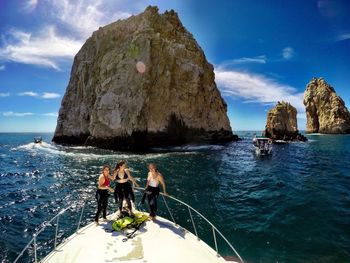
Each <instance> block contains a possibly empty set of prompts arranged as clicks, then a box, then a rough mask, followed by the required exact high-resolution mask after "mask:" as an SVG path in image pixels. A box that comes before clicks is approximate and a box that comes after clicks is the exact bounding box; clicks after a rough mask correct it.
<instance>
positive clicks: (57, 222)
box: [14, 202, 85, 263]
mask: <svg viewBox="0 0 350 263" xmlns="http://www.w3.org/2000/svg"><path fill="white" fill-rule="evenodd" d="M76 206H77V205H76V204H73V205H71V206H69V207H66V208H64V209H62V210H61V211H60V212H59V213H58V214H57V215H55V216H54V217H53V218H51V220H49V221H47V222H44V223H43V224H42V226H41V228H40V229H39V230H37V231H36V232H35V233H34V234H33V238H32V239H31V240H30V241H29V242H28V244H27V245H26V246H25V248H23V250H22V251H21V253H20V254H19V255H18V256H17V258H16V259H15V260H14V263H16V262H17V261H18V260H19V259H20V258H21V257H22V256H23V254H24V252H25V251H26V250H27V249H29V248H30V246H31V245H32V244H33V250H34V262H35V263H37V262H38V256H37V250H38V245H37V238H38V235H39V234H40V233H41V232H43V231H44V230H45V229H46V227H48V226H51V224H52V223H53V222H54V221H55V220H56V229H55V241H54V250H56V247H57V237H58V227H59V219H60V216H61V215H63V214H64V213H65V212H66V211H67V210H70V209H72V208H74V207H76ZM84 208H85V202H84V203H83V204H82V205H81V213H80V217H79V221H78V224H77V229H76V231H75V233H78V231H79V229H80V224H81V219H82V216H83V212H84Z"/></svg>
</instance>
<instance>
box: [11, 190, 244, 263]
mask: <svg viewBox="0 0 350 263" xmlns="http://www.w3.org/2000/svg"><path fill="white" fill-rule="evenodd" d="M134 189H136V190H139V191H142V190H144V189H143V188H140V187H134ZM160 194H161V195H162V198H163V201H164V203H165V206H166V208H167V210H168V212H169V214H170V217H171V219H172V221H173V222H174V224H175V225H176V222H175V219H174V216H173V214H172V213H171V210H170V209H169V206H168V204H167V202H166V199H165V197H167V198H170V199H172V200H174V201H176V202H178V203H180V204H182V205H184V206H186V207H187V209H188V212H189V214H190V219H191V222H192V225H193V228H194V232H195V235H196V237H197V238H198V239H199V236H198V233H197V229H196V226H195V222H194V220H193V216H192V213H191V210H192V211H193V212H195V213H196V214H197V215H198V216H200V217H201V218H202V219H204V220H205V221H206V222H207V223H208V224H209V225H210V226H211V227H212V231H213V238H214V243H215V250H216V253H217V255H218V256H219V251H218V246H217V240H216V234H215V232H216V233H218V234H219V235H220V236H221V237H222V239H223V240H224V241H225V242H226V243H227V245H228V246H229V247H230V248H231V249H232V251H233V252H234V253H235V254H236V256H237V257H238V258H239V260H240V261H241V262H242V263H244V261H243V259H242V258H241V256H240V255H239V254H238V252H237V250H236V249H235V248H234V247H233V245H232V244H231V243H230V242H229V241H228V240H227V238H226V237H225V236H224V235H223V234H222V233H221V232H220V231H219V230H218V229H217V228H216V227H215V226H214V225H213V224H212V223H211V222H210V221H209V220H208V219H207V218H206V217H205V216H203V215H202V214H201V213H200V212H198V211H197V210H196V209H194V208H193V207H192V206H190V205H188V204H186V203H185V202H183V201H181V200H179V199H177V198H175V197H172V196H170V195H166V194H163V193H160ZM85 205H86V201H84V203H83V205H82V208H81V213H80V217H79V222H78V226H77V229H76V231H75V233H78V230H79V229H80V224H81V219H82V216H83V212H84V208H85ZM74 206H76V205H75V204H73V205H71V206H69V207H67V208H64V209H63V210H61V211H60V212H59V213H58V214H57V215H55V216H54V217H53V218H52V219H51V220H49V221H48V222H44V223H43V226H42V227H41V228H40V229H39V230H37V231H36V232H35V233H34V234H33V238H32V239H31V240H30V241H29V242H28V244H27V245H26V246H25V248H24V249H23V250H22V251H21V253H20V254H19V255H18V256H17V258H16V259H15V260H14V263H16V262H17V261H18V259H20V258H21V257H22V256H23V253H24V252H25V251H26V250H27V249H28V248H29V247H30V245H31V244H32V243H33V244H34V260H35V261H34V262H38V261H37V237H38V235H39V234H40V233H41V232H42V231H44V229H45V228H46V227H47V226H49V225H50V224H51V223H52V222H53V221H54V220H55V219H57V223H56V231H55V243H54V249H56V246H57V235H58V223H59V217H60V215H62V214H63V213H65V212H66V211H67V210H68V209H70V208H72V207H74Z"/></svg>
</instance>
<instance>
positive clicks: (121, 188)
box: [112, 161, 139, 213]
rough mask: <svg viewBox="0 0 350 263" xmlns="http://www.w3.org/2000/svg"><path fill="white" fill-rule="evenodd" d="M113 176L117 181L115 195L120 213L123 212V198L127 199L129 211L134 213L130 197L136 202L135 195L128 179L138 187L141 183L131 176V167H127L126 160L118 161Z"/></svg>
mask: <svg viewBox="0 0 350 263" xmlns="http://www.w3.org/2000/svg"><path fill="white" fill-rule="evenodd" d="M112 178H113V180H114V179H115V180H116V181H117V183H116V185H115V191H114V197H115V201H116V202H117V203H118V206H119V211H120V213H122V209H123V200H125V201H126V203H127V206H128V209H129V212H130V213H132V211H131V210H132V207H131V202H130V199H131V200H132V201H133V202H135V195H134V192H133V190H132V187H131V185H130V183H129V182H128V181H129V180H130V181H131V182H132V183H133V184H134V185H135V186H137V187H139V185H138V183H137V182H136V181H135V179H134V178H133V177H132V176H131V173H130V171H129V169H127V168H126V164H125V161H120V162H118V163H117V166H116V167H115V170H114V172H113V177H112Z"/></svg>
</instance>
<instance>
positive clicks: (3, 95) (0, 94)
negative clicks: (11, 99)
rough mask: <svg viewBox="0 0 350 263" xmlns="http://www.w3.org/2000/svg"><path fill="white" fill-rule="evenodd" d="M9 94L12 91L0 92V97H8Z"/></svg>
mask: <svg viewBox="0 0 350 263" xmlns="http://www.w3.org/2000/svg"><path fill="white" fill-rule="evenodd" d="M8 96H10V93H9V92H6V93H0V98H4V97H8Z"/></svg>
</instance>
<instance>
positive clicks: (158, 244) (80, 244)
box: [42, 214, 234, 263]
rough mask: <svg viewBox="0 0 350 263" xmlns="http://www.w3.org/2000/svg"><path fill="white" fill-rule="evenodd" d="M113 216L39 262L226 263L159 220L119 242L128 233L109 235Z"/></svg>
mask: <svg viewBox="0 0 350 263" xmlns="http://www.w3.org/2000/svg"><path fill="white" fill-rule="evenodd" d="M116 216H117V215H116V214H113V215H110V216H109V217H108V220H109V221H108V222H101V223H100V225H96V224H95V223H91V224H89V225H87V226H86V227H84V228H82V229H80V230H79V232H78V233H77V234H73V235H72V236H70V237H69V238H68V239H67V240H66V241H65V242H64V243H62V244H61V245H60V246H58V247H57V249H56V250H55V251H53V252H51V253H50V254H49V255H48V256H47V257H46V258H45V259H44V260H43V261H42V262H50V263H53V262H95V263H98V262H123V261H127V262H130V263H133V262H142V263H146V262H148V263H157V262H162V263H164V262H168V263H171V262H201V263H206V262H227V261H225V259H224V258H222V257H220V256H217V254H216V252H215V250H213V249H212V248H211V247H209V246H208V245H207V244H206V243H204V242H203V241H201V240H198V239H197V237H196V236H195V235H193V234H192V233H190V232H188V231H186V230H184V229H183V228H181V227H180V226H177V225H175V224H174V223H172V222H170V221H168V220H166V219H164V218H161V217H157V219H156V220H155V221H146V222H145V223H144V224H143V225H142V227H141V228H140V229H139V230H138V231H137V232H136V233H135V236H134V237H133V238H132V239H128V240H127V241H126V242H123V241H122V240H123V238H125V237H126V235H127V233H130V232H132V229H127V230H124V231H121V232H110V231H111V230H112V226H111V221H110V220H113V219H115V218H116ZM230 262H234V261H230Z"/></svg>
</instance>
